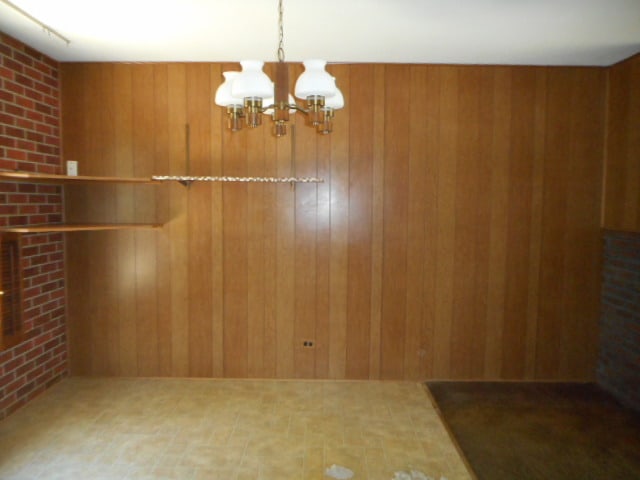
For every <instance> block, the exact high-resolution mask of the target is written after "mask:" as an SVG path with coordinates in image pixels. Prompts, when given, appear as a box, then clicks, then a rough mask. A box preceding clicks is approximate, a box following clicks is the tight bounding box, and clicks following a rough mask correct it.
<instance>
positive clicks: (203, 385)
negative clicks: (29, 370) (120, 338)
mask: <svg viewBox="0 0 640 480" xmlns="http://www.w3.org/2000/svg"><path fill="white" fill-rule="evenodd" d="M332 464H338V465H341V466H345V467H348V468H349V469H351V470H353V471H354V472H355V475H354V477H353V478H354V479H371V480H378V479H379V480H390V479H391V478H393V475H394V472H395V471H398V470H408V469H410V468H412V469H417V470H420V471H422V472H424V473H426V474H428V475H430V476H432V477H434V478H436V479H439V478H440V476H441V475H442V476H445V477H446V478H447V479H448V480H458V479H470V478H471V476H470V475H469V473H468V472H467V470H466V468H465V465H464V462H463V460H462V459H461V457H460V456H459V454H458V452H457V450H456V448H455V446H454V445H453V443H452V442H451V440H450V438H449V436H448V434H447V431H446V429H445V427H444V426H443V424H442V422H441V420H440V419H439V417H438V414H437V413H436V411H435V410H434V408H433V406H432V404H431V401H430V399H429V396H428V394H427V393H426V391H425V390H424V387H423V386H422V385H419V384H416V383H408V382H349V381H343V382H333V381H276V380H273V381H271V380H205V379H202V380H200V379H121V378H118V379H116V378H107V379H97V378H82V377H72V378H68V379H65V380H64V381H62V382H61V383H59V384H57V385H55V386H54V387H53V388H52V389H50V390H49V391H47V392H46V393H45V394H43V395H42V396H40V397H38V398H37V399H35V400H34V401H33V402H31V403H30V404H28V405H27V406H26V407H24V408H22V409H21V410H19V411H17V412H16V413H15V414H13V415H11V416H10V417H8V418H7V419H5V420H4V421H3V422H0V478H2V479H7V480H8V479H11V480H17V479H20V480H27V479H51V480H54V479H64V480H75V479H82V480H85V479H124V480H129V479H132V480H133V479H180V480H199V479H207V480H210V479H211V480H215V479H224V480H234V479H235V480H245V479H247V480H248V479H251V480H272V479H273V480H289V479H327V478H329V477H326V476H325V475H324V472H325V469H326V468H327V467H330V466H331V465H332Z"/></svg>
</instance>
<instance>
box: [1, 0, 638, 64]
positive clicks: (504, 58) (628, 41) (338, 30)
mask: <svg viewBox="0 0 640 480" xmlns="http://www.w3.org/2000/svg"><path fill="white" fill-rule="evenodd" d="M2 1H4V0H0V30H2V31H4V32H5V33H7V34H9V35H11V36H13V37H16V38H18V39H19V40H21V41H23V42H25V43H27V44H28V45H30V46H32V47H33V48H35V49H37V50H39V51H41V52H43V53H45V54H47V55H49V56H51V57H52V58H54V59H56V60H59V61H65V62H66V61H127V62H136V61H141V62H142V61H206V62H214V61H231V62H235V61H238V60H240V59H245V58H254V59H261V60H265V61H275V60H276V49H277V43H278V28H277V17H278V16H277V5H278V4H277V0H108V1H95V0H56V1H52V0H10V1H11V2H12V3H14V4H16V5H18V6H19V7H21V8H22V9H24V10H25V11H27V12H28V13H30V14H32V15H33V16H34V17H36V18H38V19H39V20H40V21H42V22H43V23H45V24H47V25H48V26H50V27H52V28H53V29H55V30H57V31H58V32H60V33H61V34H62V35H64V36H65V37H67V38H68V39H69V40H70V41H71V43H70V44H69V45H68V46H67V45H66V44H65V43H64V42H63V41H61V40H59V39H57V38H56V37H55V36H52V35H50V34H47V33H45V32H44V31H43V30H42V28H40V27H39V26H37V25H35V24H34V23H32V22H31V21H29V20H27V19H25V18H24V17H23V16H21V15H19V14H17V13H16V12H15V11H13V10H12V9H11V8H9V7H8V6H7V5H6V4H5V3H2ZM284 44H285V53H286V60H287V61H300V60H302V59H305V58H324V59H326V60H328V61H329V62H332V63H336V62H346V63H356V62H383V63H387V62H389V63H396V62H398V63H452V64H510V65H518V64H520V65H522V64H526V65H611V64H613V63H616V62H618V61H620V60H623V59H625V58H627V57H629V56H631V55H633V54H635V53H638V52H640V0H322V1H320V0H316V1H314V0H284Z"/></svg>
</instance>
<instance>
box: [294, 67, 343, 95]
mask: <svg viewBox="0 0 640 480" xmlns="http://www.w3.org/2000/svg"><path fill="white" fill-rule="evenodd" d="M302 63H303V65H304V69H305V70H304V72H302V74H301V75H300V76H299V77H298V80H297V81H296V88H295V95H296V97H298V98H302V99H306V98H307V97H311V96H323V97H325V98H328V97H332V96H333V95H335V94H336V82H335V79H334V78H333V77H332V76H331V75H329V73H328V72H327V71H326V70H325V69H324V66H325V65H326V64H327V62H325V61H324V60H305V61H304V62H302Z"/></svg>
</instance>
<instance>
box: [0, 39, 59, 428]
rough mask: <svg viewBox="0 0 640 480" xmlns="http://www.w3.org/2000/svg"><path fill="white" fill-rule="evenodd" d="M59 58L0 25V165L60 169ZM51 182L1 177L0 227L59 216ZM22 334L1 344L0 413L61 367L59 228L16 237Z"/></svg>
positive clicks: (51, 380) (17, 404)
mask: <svg viewBox="0 0 640 480" xmlns="http://www.w3.org/2000/svg"><path fill="white" fill-rule="evenodd" d="M58 70H59V69H58V64H57V62H55V61H53V60H51V59H50V58H48V57H46V56H44V55H42V54H40V53H39V52H37V51H35V50H33V49H31V48H29V47H27V46H25V45H23V44H22V43H20V42H19V41H17V40H15V39H13V38H11V37H8V36H6V35H4V34H3V33H1V32H0V169H1V170H16V169H18V170H27V171H32V172H40V173H61V160H60V105H59V103H60V89H59V79H58ZM62 210H63V209H62V191H61V187H59V186H56V185H36V184H27V183H11V182H6V183H4V182H0V227H6V226H15V225H33V224H40V223H59V222H61V221H62ZM22 259H23V260H22V261H23V265H22V266H23V271H24V281H25V283H24V316H23V325H24V332H25V340H24V341H23V342H22V343H21V344H19V345H17V346H15V347H13V348H11V349H9V350H5V351H2V352H0V419H2V418H4V417H6V416H7V415H8V414H9V413H11V412H12V411H14V410H15V409H17V408H18V407H20V406H22V405H24V404H25V403H26V402H28V401H29V400H30V399H31V398H33V397H34V396H36V395H38V394H39V393H41V392H42V391H44V390H45V389H46V388H47V387H48V386H49V385H51V384H52V383H54V382H56V381H57V380H59V379H60V378H61V377H62V376H64V375H66V373H67V339H66V324H65V291H64V238H63V236H62V234H59V233H55V234H28V235H23V238H22Z"/></svg>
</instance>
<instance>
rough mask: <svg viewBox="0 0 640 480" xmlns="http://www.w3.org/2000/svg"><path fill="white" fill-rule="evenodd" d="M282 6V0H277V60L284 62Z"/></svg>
mask: <svg viewBox="0 0 640 480" xmlns="http://www.w3.org/2000/svg"><path fill="white" fill-rule="evenodd" d="M283 17H284V7H283V6H282V0H278V40H279V41H278V61H279V62H284V26H283V23H284V22H283Z"/></svg>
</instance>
